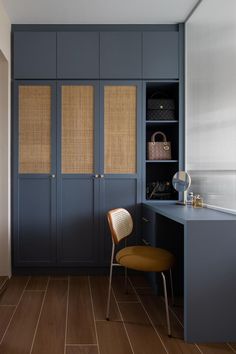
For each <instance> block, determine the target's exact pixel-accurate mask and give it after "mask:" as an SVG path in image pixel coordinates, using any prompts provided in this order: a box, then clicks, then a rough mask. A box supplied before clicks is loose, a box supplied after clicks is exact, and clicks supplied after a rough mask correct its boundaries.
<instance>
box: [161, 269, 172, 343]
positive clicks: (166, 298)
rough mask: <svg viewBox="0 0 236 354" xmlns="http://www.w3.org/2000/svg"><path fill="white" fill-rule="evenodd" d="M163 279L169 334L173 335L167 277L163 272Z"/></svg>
mask: <svg viewBox="0 0 236 354" xmlns="http://www.w3.org/2000/svg"><path fill="white" fill-rule="evenodd" d="M161 275H162V279H163V287H164V296H165V308H166V321H167V329H168V336H169V337H171V328H170V315H169V306H168V296H167V288H166V277H165V274H164V273H163V272H161Z"/></svg>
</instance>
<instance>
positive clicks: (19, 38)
mask: <svg viewBox="0 0 236 354" xmlns="http://www.w3.org/2000/svg"><path fill="white" fill-rule="evenodd" d="M56 38H57V34H56V32H53V31H52V32H48V31H46V32H40V31H20V32H14V42H13V58H12V60H13V75H14V78H15V79H56V77H57V66H56V61H57V53H56V48H57V41H56Z"/></svg>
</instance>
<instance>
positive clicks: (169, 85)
mask: <svg viewBox="0 0 236 354" xmlns="http://www.w3.org/2000/svg"><path fill="white" fill-rule="evenodd" d="M155 92H157V93H158V94H157V95H156V98H158V97H160V98H171V99H174V102H175V114H174V119H173V120H147V103H148V99H149V98H150V97H151V96H152V95H153V94H154V93H155ZM156 131H161V132H163V133H164V134H165V135H166V137H167V141H170V142H171V151H172V156H171V160H148V156H147V145H148V142H150V141H151V136H152V134H153V133H155V132H156ZM144 141H145V147H144V169H143V171H144V176H143V177H144V178H143V181H144V188H143V200H144V201H145V202H151V203H153V202H159V203H167V202H168V203H169V202H171V201H173V202H174V201H177V200H178V199H179V194H178V192H176V191H175V190H174V188H173V187H172V183H171V182H172V177H173V175H174V174H175V173H176V172H177V171H178V170H179V166H180V156H179V81H178V80H173V81H172V80H168V81H146V82H145V83H144ZM158 141H159V139H158ZM157 181H160V182H161V183H165V182H168V183H169V186H170V187H169V192H168V193H166V194H163V193H159V194H158V196H156V197H154V198H153V197H152V198H151V199H150V194H151V190H152V189H153V186H154V183H155V182H157Z"/></svg>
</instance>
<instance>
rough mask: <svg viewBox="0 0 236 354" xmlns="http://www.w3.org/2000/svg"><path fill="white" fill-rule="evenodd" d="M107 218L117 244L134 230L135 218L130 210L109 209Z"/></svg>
mask: <svg viewBox="0 0 236 354" xmlns="http://www.w3.org/2000/svg"><path fill="white" fill-rule="evenodd" d="M107 219H108V223H109V227H110V230H111V236H112V239H113V241H114V242H115V244H118V243H119V242H120V241H122V240H123V239H124V238H126V237H128V236H129V235H130V234H131V232H132V230H133V220H132V217H131V215H130V213H129V212H128V210H126V209H123V208H118V209H113V210H110V211H108V213H107Z"/></svg>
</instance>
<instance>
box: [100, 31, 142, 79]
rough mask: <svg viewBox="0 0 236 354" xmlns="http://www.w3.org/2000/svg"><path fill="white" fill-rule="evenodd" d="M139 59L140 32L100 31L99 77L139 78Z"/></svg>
mask: <svg viewBox="0 0 236 354" xmlns="http://www.w3.org/2000/svg"><path fill="white" fill-rule="evenodd" d="M141 59H142V36H141V32H101V33H100V77H101V78H102V79H140V78H141V77H142V63H141Z"/></svg>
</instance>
